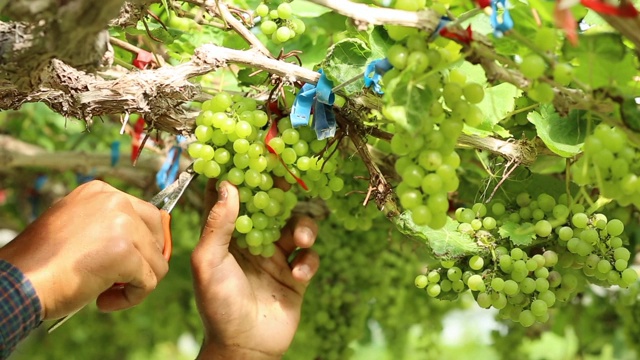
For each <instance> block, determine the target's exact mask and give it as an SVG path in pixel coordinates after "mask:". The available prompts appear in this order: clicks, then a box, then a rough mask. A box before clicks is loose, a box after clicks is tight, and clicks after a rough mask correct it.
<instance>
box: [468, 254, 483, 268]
mask: <svg viewBox="0 0 640 360" xmlns="http://www.w3.org/2000/svg"><path fill="white" fill-rule="evenodd" d="M469 267H470V268H471V269H473V270H480V269H482V268H483V267H484V260H483V259H482V257H480V256H478V255H474V256H472V257H471V259H469Z"/></svg>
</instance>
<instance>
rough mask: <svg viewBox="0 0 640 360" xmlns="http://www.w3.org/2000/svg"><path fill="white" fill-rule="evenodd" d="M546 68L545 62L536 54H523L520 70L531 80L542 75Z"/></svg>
mask: <svg viewBox="0 0 640 360" xmlns="http://www.w3.org/2000/svg"><path fill="white" fill-rule="evenodd" d="M546 70H547V63H546V62H545V61H544V59H543V58H542V57H540V56H539V55H537V54H529V55H527V56H525V57H524V58H523V59H522V63H521V64H520V71H521V72H522V75H524V76H526V77H528V78H530V79H533V80H535V79H537V78H539V77H540V76H542V75H544V72H545V71H546Z"/></svg>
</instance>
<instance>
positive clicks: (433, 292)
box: [427, 284, 441, 297]
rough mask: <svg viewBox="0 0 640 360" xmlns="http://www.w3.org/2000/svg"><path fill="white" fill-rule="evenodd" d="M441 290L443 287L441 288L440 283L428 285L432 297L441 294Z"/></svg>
mask: <svg viewBox="0 0 640 360" xmlns="http://www.w3.org/2000/svg"><path fill="white" fill-rule="evenodd" d="M440 292H441V288H440V285H438V284H429V285H428V286H427V294H429V296H431V297H436V296H438V295H440Z"/></svg>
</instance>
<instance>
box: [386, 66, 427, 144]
mask: <svg viewBox="0 0 640 360" xmlns="http://www.w3.org/2000/svg"><path fill="white" fill-rule="evenodd" d="M428 79H430V76H429V75H428V74H427V75H423V76H420V77H418V78H416V77H415V74H414V73H413V72H411V71H403V72H400V74H399V75H398V76H396V77H394V78H393V79H392V80H391V81H389V83H388V84H385V94H384V101H385V103H386V104H387V107H386V108H385V109H383V114H385V116H386V117H387V118H389V120H392V121H395V122H396V123H397V124H398V125H400V126H402V127H403V128H405V129H407V130H408V131H409V132H411V131H413V130H415V129H416V128H419V127H420V126H421V125H422V123H423V120H424V116H425V104H431V102H432V101H433V100H434V94H433V92H432V91H431V88H430V87H429V86H428V84H427V83H428Z"/></svg>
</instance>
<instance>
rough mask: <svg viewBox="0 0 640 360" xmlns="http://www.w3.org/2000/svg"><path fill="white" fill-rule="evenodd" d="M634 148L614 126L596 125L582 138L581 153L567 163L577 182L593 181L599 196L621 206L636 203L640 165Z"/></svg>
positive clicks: (639, 197) (639, 193) (639, 199)
mask: <svg viewBox="0 0 640 360" xmlns="http://www.w3.org/2000/svg"><path fill="white" fill-rule="evenodd" d="M639 158H640V153H639V152H638V149H636V148H635V147H632V146H631V144H630V143H629V140H628V138H627V135H626V134H625V133H624V131H623V130H621V129H620V128H618V127H610V126H608V125H605V124H599V125H598V126H596V128H595V130H594V132H593V134H591V135H588V136H587V137H586V139H585V141H584V146H583V156H582V157H581V158H580V159H579V160H578V161H577V162H575V163H574V164H573V165H572V166H571V172H572V179H573V181H574V182H575V183H577V184H578V185H582V186H583V185H595V186H597V187H598V188H599V190H600V193H601V194H602V196H604V197H607V198H609V199H614V200H616V201H617V202H618V203H619V204H620V205H621V206H627V205H630V204H633V205H635V206H640V165H639V163H638V161H637V160H638V159H639Z"/></svg>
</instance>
